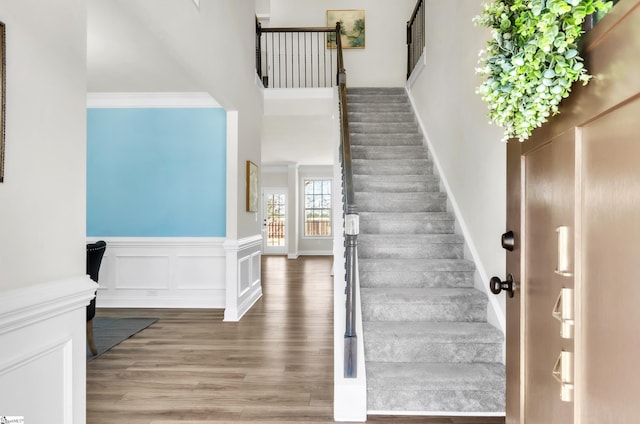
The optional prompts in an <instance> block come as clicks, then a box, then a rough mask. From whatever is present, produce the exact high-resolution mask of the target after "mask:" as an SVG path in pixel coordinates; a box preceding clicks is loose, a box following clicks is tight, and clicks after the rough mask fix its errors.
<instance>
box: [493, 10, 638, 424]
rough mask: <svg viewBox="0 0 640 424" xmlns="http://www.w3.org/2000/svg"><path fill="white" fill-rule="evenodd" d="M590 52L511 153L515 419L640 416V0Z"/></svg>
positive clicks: (545, 421) (511, 395) (510, 335)
mask: <svg viewBox="0 0 640 424" xmlns="http://www.w3.org/2000/svg"><path fill="white" fill-rule="evenodd" d="M583 51H584V53H583V55H584V57H585V59H586V64H587V67H588V68H589V70H590V72H591V73H592V74H593V75H595V78H594V80H592V81H591V82H590V83H589V85H588V86H586V87H581V86H580V87H576V88H574V92H573V94H572V97H571V98H570V99H567V101H566V102H565V103H563V107H562V109H561V114H560V115H558V116H557V117H555V118H554V119H552V120H551V121H550V122H549V123H548V124H546V125H545V126H543V127H542V128H540V129H539V130H537V131H536V132H535V133H534V135H533V136H532V138H531V139H530V140H528V141H526V142H524V143H518V142H517V141H515V140H512V141H510V142H509V145H508V149H507V152H508V153H507V154H508V160H507V167H508V170H507V176H508V188H507V192H508V202H507V227H508V229H509V230H512V231H513V232H514V234H515V249H514V250H513V251H512V252H508V254H507V273H510V274H512V275H513V277H514V280H515V287H516V290H515V296H514V297H513V298H508V299H507V323H508V324H507V420H506V421H507V423H509V424H513V423H522V424H525V423H526V424H555V423H557V424H572V423H579V424H608V423H611V424H614V423H631V422H637V421H638V416H639V415H640V407H639V406H638V403H637V402H638V401H637V400H638V399H640V364H639V363H638V359H637V358H639V357H640V306H639V305H640V278H639V277H638V275H639V274H638V271H637V269H638V268H637V266H636V264H637V263H638V262H639V261H640V55H639V54H638V53H639V52H640V0H626V1H625V0H622V1H620V3H618V5H617V6H616V7H615V8H614V9H613V10H612V11H611V12H610V14H609V15H608V16H606V17H605V19H604V20H603V21H602V22H601V23H599V24H598V25H597V26H596V27H595V28H594V29H593V30H592V31H591V32H590V33H588V34H587V35H586V37H585V42H584V46H583Z"/></svg>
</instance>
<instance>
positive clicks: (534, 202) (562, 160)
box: [522, 132, 575, 424]
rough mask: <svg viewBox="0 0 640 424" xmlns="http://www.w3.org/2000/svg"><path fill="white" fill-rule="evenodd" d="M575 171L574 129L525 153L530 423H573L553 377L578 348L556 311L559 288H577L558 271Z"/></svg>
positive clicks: (571, 229)
mask: <svg viewBox="0 0 640 424" xmlns="http://www.w3.org/2000/svg"><path fill="white" fill-rule="evenodd" d="M574 174H575V155H574V137H573V133H572V132H568V133H565V134H562V135H560V136H559V137H557V138H555V139H553V140H551V141H550V142H549V143H546V144H544V145H542V146H541V147H539V148H538V149H536V150H533V151H530V152H529V153H528V154H527V155H525V156H524V167H523V182H524V193H525V198H524V203H523V207H524V211H525V213H524V221H525V228H524V249H525V259H524V270H523V282H522V290H523V292H524V295H523V303H524V309H525V318H524V346H523V347H524V355H525V361H524V366H525V381H524V384H525V386H524V395H525V405H524V408H525V422H526V423H531V424H553V423H558V424H571V423H573V403H571V402H563V401H562V400H561V399H560V384H559V383H558V382H557V381H556V380H555V379H554V378H553V375H552V371H553V369H554V365H555V363H556V360H557V358H558V356H559V355H560V352H561V351H567V352H573V350H574V349H573V340H572V339H562V338H561V337H560V322H559V321H557V320H556V319H555V318H554V317H553V316H552V311H553V307H554V305H555V303H556V299H557V297H558V294H559V293H560V290H561V289H562V288H573V277H572V275H560V274H558V273H556V272H555V271H556V269H557V268H558V239H557V237H558V236H557V232H556V229H557V228H558V227H561V226H562V227H567V228H568V229H569V233H570V234H572V233H573V232H574V202H575V190H574V181H575V179H574ZM568 249H570V250H571V251H572V246H568Z"/></svg>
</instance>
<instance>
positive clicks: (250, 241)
mask: <svg viewBox="0 0 640 424" xmlns="http://www.w3.org/2000/svg"><path fill="white" fill-rule="evenodd" d="M224 249H225V251H226V254H227V270H228V271H227V293H226V295H227V296H226V298H227V302H226V305H227V306H226V308H225V310H224V320H225V321H240V318H242V316H243V315H244V314H245V313H247V311H248V310H249V309H251V307H252V306H253V304H254V303H256V302H257V301H258V299H260V297H262V280H261V277H260V258H261V256H262V234H258V235H256V236H253V237H246V238H243V239H240V240H227V241H226V242H225V244H224Z"/></svg>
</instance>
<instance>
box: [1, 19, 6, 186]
mask: <svg viewBox="0 0 640 424" xmlns="http://www.w3.org/2000/svg"><path fill="white" fill-rule="evenodd" d="M0 48H1V49H2V57H1V58H0V108H2V109H1V110H0V183H1V182H4V126H5V123H4V121H5V112H4V109H5V104H6V103H5V92H6V87H7V85H6V78H5V72H6V71H5V68H6V59H5V58H6V53H5V51H6V43H5V30H4V23H2V22H0Z"/></svg>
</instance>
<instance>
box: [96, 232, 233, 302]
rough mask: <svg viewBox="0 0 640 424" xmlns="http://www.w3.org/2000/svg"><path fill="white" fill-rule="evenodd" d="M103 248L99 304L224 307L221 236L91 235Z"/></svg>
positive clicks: (224, 271) (224, 256)
mask: <svg viewBox="0 0 640 424" xmlns="http://www.w3.org/2000/svg"><path fill="white" fill-rule="evenodd" d="M96 240H104V241H106V242H107V250H106V253H105V256H104V258H103V260H102V266H101V267H100V278H99V283H100V289H99V290H98V299H97V306H98V307H115V308H117V307H124V308H224V307H225V302H226V299H225V291H226V281H227V275H226V255H225V249H224V241H225V239H224V238H218V237H215V238H214V237H207V238H159V237H150V238H129V237H126V238H124V237H122V238H121V237H119V238H113V237H103V238H95V237H92V238H91V239H90V240H88V242H94V241H96Z"/></svg>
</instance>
